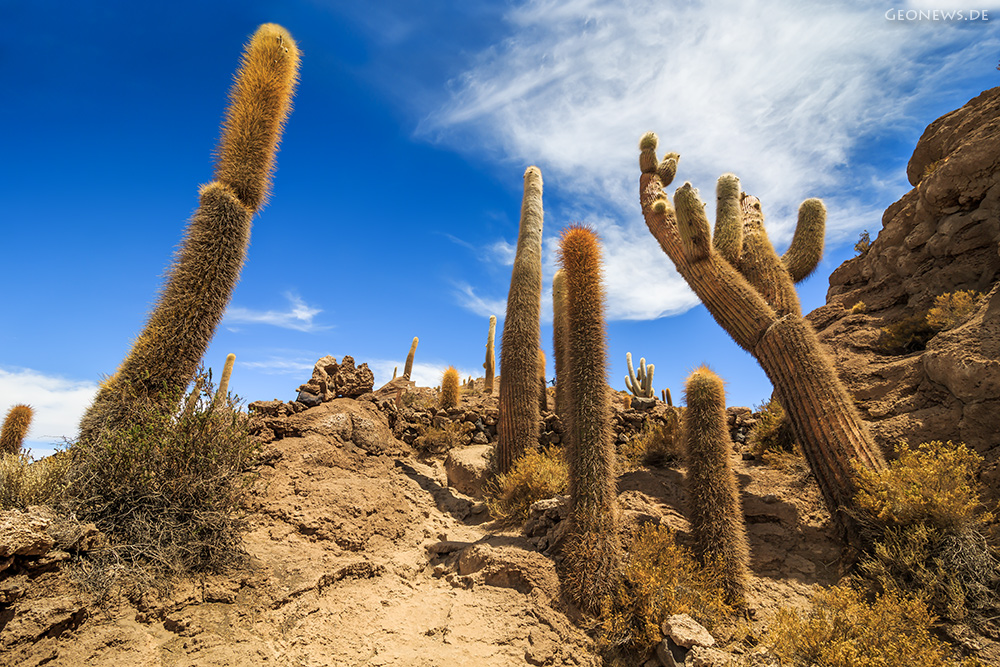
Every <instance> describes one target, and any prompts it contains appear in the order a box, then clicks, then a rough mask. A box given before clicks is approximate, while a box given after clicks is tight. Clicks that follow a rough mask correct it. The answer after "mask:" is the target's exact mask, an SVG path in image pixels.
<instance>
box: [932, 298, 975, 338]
mask: <svg viewBox="0 0 1000 667" xmlns="http://www.w3.org/2000/svg"><path fill="white" fill-rule="evenodd" d="M982 299H983V295H982V294H980V293H979V292H977V291H975V290H966V291H964V292H963V291H958V292H948V293H947V294H942V295H940V296H938V297H937V298H935V299H934V306H933V307H932V308H931V309H930V310H929V311H927V324H928V325H929V326H931V327H933V328H935V329H937V330H938V331H947V330H948V329H954V328H955V327H957V326H958V325H959V324H961V323H962V322H964V321H965V320H967V319H969V317H970V316H971V315H972V312H973V311H974V310H975V309H976V307H977V306H978V305H979V304H980V303H981V301H982Z"/></svg>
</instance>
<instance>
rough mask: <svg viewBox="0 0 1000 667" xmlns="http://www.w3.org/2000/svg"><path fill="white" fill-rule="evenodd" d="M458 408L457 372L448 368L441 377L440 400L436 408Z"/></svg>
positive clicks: (452, 367) (452, 368) (453, 368)
mask: <svg viewBox="0 0 1000 667" xmlns="http://www.w3.org/2000/svg"><path fill="white" fill-rule="evenodd" d="M457 406H458V370H457V369H456V368H455V367H454V366H448V368H446V369H445V371H444V375H442V376H441V400H440V401H439V402H438V407H440V408H441V409H443V410H447V409H449V408H454V407H457Z"/></svg>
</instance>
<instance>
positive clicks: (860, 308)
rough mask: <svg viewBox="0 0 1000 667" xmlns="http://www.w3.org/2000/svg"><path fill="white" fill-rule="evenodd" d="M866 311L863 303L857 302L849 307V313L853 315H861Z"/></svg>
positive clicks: (866, 307) (866, 308)
mask: <svg viewBox="0 0 1000 667" xmlns="http://www.w3.org/2000/svg"><path fill="white" fill-rule="evenodd" d="M866 310H868V306H866V305H865V302H864V301H858V302H856V303H855V304H854V305H853V306H851V312H852V313H854V314H855V315H856V314H858V313H863V312H865V311H866Z"/></svg>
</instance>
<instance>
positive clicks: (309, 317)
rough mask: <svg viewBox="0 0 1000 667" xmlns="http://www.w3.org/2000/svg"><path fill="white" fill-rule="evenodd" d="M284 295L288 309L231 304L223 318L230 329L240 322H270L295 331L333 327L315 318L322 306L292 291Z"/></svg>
mask: <svg viewBox="0 0 1000 667" xmlns="http://www.w3.org/2000/svg"><path fill="white" fill-rule="evenodd" d="M284 297H285V298H286V299H287V300H288V306H289V307H288V310H284V311H281V310H253V309H251V308H242V307H239V306H230V307H229V308H228V309H227V310H226V316H225V319H224V320H223V324H225V325H226V326H227V327H228V328H230V329H235V327H233V326H232V325H238V324H269V325H271V326H275V327H281V328H283V329H292V330H294V331H305V332H313V331H325V330H327V329H330V328H332V327H331V326H330V325H321V324H318V323H316V322H315V321H314V320H315V318H316V316H317V315H319V314H320V313H322V312H323V310H322V309H321V308H315V307H313V306H310V305H308V304H307V303H306V302H305V301H303V300H302V298H301V297H300V296H298V295H296V294H293V293H291V292H285V294H284Z"/></svg>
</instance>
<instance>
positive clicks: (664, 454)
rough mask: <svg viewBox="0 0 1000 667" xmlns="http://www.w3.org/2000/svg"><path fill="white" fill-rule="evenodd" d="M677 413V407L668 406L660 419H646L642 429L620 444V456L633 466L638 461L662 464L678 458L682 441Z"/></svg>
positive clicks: (644, 463) (637, 463)
mask: <svg viewBox="0 0 1000 667" xmlns="http://www.w3.org/2000/svg"><path fill="white" fill-rule="evenodd" d="M626 398H631V397H630V396H629V397H626ZM679 414H680V413H679V408H669V409H668V410H667V412H666V414H665V415H664V417H663V419H662V420H660V419H655V418H654V419H649V420H647V421H646V422H645V423H644V424H643V426H642V431H641V432H639V434H637V435H636V436H635V437H634V438H632V439H631V440H629V441H628V442H626V443H625V444H624V445H622V451H621V455H622V458H623V459H625V460H626V461H628V463H630V464H631V465H633V466H635V465H639V464H640V463H641V464H643V465H648V466H664V465H666V464H668V463H671V462H673V461H677V460H678V459H680V458H681V448H682V442H681V436H680V421H681V420H680V416H679Z"/></svg>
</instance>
